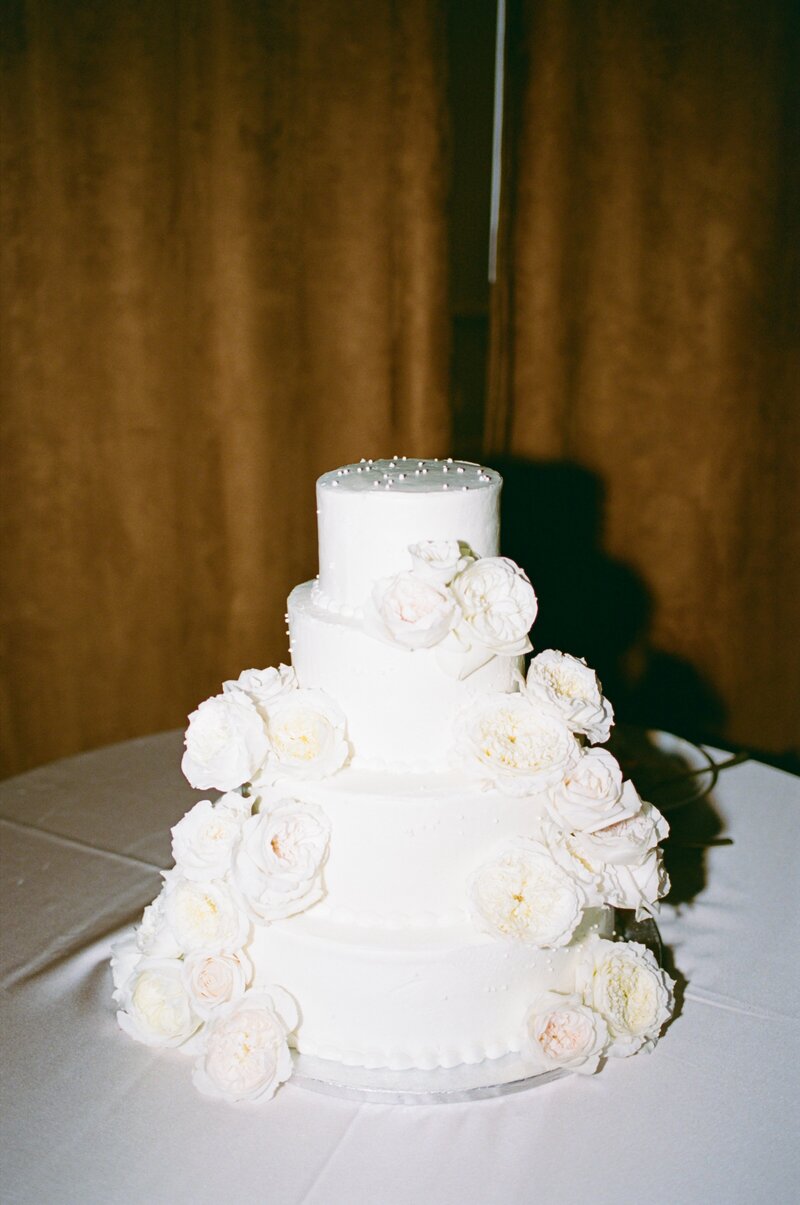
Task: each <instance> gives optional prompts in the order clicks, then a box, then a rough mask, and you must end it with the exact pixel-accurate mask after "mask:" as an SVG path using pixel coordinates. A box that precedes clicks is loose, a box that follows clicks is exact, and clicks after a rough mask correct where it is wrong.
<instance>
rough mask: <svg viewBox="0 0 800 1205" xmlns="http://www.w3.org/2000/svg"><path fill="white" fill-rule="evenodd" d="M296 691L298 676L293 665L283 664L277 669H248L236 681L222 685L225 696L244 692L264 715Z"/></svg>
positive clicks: (272, 667)
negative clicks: (287, 695) (268, 707)
mask: <svg viewBox="0 0 800 1205" xmlns="http://www.w3.org/2000/svg"><path fill="white" fill-rule="evenodd" d="M296 689H297V675H296V674H295V672H294V670H293V669H292V667H291V665H283V664H281V665H279V666H278V668H277V669H276V668H275V667H274V666H270V667H269V668H268V669H246V670H243V671H242V673H241V674H239V677H238V678H237V679H236V680H235V681H230V682H223V683H222V690H223V693H224V694H236V692H237V691H243V692H244V694H246V695H247V696H248V698H249V699H250V700H251V701H252V702H253V703H255V705H256V707H257V708H258V709H259V711H261V712H262V713H263V711H264V709H265V708H266V707H267V706H268V705H269V704H270V703H274V701H275V700H276V699H278V698H280V697H281V696H282V695H286V694H289V693H290V692H291V691H293V690H296Z"/></svg>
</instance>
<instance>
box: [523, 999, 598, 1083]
mask: <svg viewBox="0 0 800 1205" xmlns="http://www.w3.org/2000/svg"><path fill="white" fill-rule="evenodd" d="M525 1039H526V1041H525V1044H524V1046H523V1052H524V1053H527V1054H531V1053H532V1054H534V1055H535V1056H538V1058H539V1059H540V1060H541V1062H542V1065H543V1067H545V1068H546V1069H548V1070H553V1069H555V1068H563V1069H565V1070H569V1071H578V1072H581V1073H582V1074H584V1075H591V1074H592V1073H593V1072H594V1071H596V1070H597V1066H598V1063H599V1062H600V1059H601V1057H602V1055H603V1054H604V1053H605V1050H606V1047H607V1046H608V1041H609V1035H608V1026H607V1025H606V1023H605V1021H604V1020H603V1018H602V1017H601V1016H600V1014H599V1013H597V1012H595V1011H594V1009H593V1008H590V1007H589V1005H588V1004H584V1002H583V1001H582V1000H581V997H580V996H577V995H560V994H559V993H557V992H545V993H544V994H543V995H541V996H540V997H539V998H538V1000H536V1001H535V1003H534V1004H533V1005H532V1006H531V1008H530V1009H529V1010H528V1013H527V1015H526V1017H525Z"/></svg>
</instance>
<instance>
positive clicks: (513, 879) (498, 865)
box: [468, 839, 584, 948]
mask: <svg viewBox="0 0 800 1205" xmlns="http://www.w3.org/2000/svg"><path fill="white" fill-rule="evenodd" d="M468 900H469V907H470V911H471V913H472V916H473V919H474V920H475V921H476V923H477V924H478V925H479V927H480V928H482V929H483V930H484V931H485V932H487V933H491V934H492V935H493V936H495V937H502V938H508V939H511V940H513V941H519V942H523V943H525V944H526V945H532V946H540V947H548V948H557V947H559V946H564V945H566V944H567V942H568V941H569V940H570V938H571V937H572V934H573V933H574V932H575V929H576V928H577V926H578V923H579V921H580V919H581V917H582V915H583V907H584V894H583V891H582V889H581V887H580V885H579V884H578V883H576V881H575V880H574V879H573V878H572V877H571V876H570V875H569V874H567V873H566V872H565V871H564V870H562V869H561V868H560V867H559V866H557V865H556V863H555V862H554V861H553V859H552V857H551V856H550V853H549V851H548V849H547V847H546V846H545V845H542V844H540V843H539V842H538V841H531V840H522V839H520V840H519V841H517V842H515V843H514V844H513V845H510V846H508V847H507V848H506V849H505V850H504V851H503V853H501V854H500V856H499V857H497V858H495V859H494V860H493V861H491V862H487V863H485V864H484V865H483V866H481V867H480V869H479V870H478V871H476V873H475V874H474V875H473V876H472V878H471V879H470V881H469V884H468Z"/></svg>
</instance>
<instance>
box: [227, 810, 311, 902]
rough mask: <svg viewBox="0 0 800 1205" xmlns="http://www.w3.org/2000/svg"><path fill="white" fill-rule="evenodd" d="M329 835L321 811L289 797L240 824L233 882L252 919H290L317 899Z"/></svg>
mask: <svg viewBox="0 0 800 1205" xmlns="http://www.w3.org/2000/svg"><path fill="white" fill-rule="evenodd" d="M329 835H330V824H329V822H328V819H327V817H326V816H325V814H324V812H322V811H321V810H320V809H319V808H318V807H315V806H314V805H313V804H310V803H299V802H297V801H296V800H294V799H284V800H281V801H280V802H278V803H276V804H274V805H273V806H270V807H269V809H268V810H267V811H264V812H261V813H259V814H258V815H256V816H251V817H250V819H249V820H247V821H245V825H244V830H243V833H242V842H241V845H240V847H239V850H238V853H237V855H236V862H235V866H234V878H235V881H236V884H237V886H238V888H239V890H240V891H241V893H242V895H243V897H244V899H245V901H246V903H247V907H248V908H249V909H250V912H251V914H252V916H253V917H254V918H255V920H257V921H262V922H263V921H272V920H280V919H282V918H283V917H286V916H293V915H294V914H295V913H296V912H303V911H304V910H305V909H306V908H310V907H311V905H312V904H315V903H316V902H317V901H318V900H320V899H322V896H323V894H324V891H323V886H322V867H323V865H324V863H325V859H326V858H327V856H328V840H329Z"/></svg>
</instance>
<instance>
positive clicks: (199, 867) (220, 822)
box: [172, 795, 244, 883]
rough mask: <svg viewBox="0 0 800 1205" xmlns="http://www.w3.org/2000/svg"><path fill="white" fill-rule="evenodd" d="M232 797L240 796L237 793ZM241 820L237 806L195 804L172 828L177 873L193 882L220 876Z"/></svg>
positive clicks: (223, 872)
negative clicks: (178, 871)
mask: <svg viewBox="0 0 800 1205" xmlns="http://www.w3.org/2000/svg"><path fill="white" fill-rule="evenodd" d="M225 798H227V796H226V797H225ZM236 798H237V799H241V795H237V796H236ZM243 820H244V815H243V814H242V811H241V810H239V809H238V807H237V808H231V807H226V805H225V804H224V803H221V804H216V805H215V804H213V803H212V802H211V800H210V799H201V800H200V802H199V803H196V804H195V805H194V807H193V808H191V809H190V810H189V811H188V812H187V813H186V815H185V816H184V817H183V819H182V820H179V821H178V823H177V824H176V825H175V827H174V828H173V829H172V856H173V858H174V859H175V865H176V866H177V867H178V869H179V870H180V872H181V874H182V875H183V876H184V877H185V878H187V879H192V880H193V881H194V882H197V883H203V882H206V881H207V880H209V879H221V878H223V877H224V875H225V873H226V872H227V870H228V869H229V867H230V864H231V860H232V858H233V851H234V850H235V848H236V845H237V844H238V841H239V835H240V833H241V831H242V823H243Z"/></svg>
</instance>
